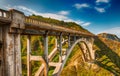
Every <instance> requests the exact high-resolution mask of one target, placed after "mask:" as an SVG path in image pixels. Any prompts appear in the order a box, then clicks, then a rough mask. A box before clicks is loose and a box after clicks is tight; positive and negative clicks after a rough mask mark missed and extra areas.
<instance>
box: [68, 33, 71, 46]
mask: <svg viewBox="0 0 120 76" xmlns="http://www.w3.org/2000/svg"><path fill="white" fill-rule="evenodd" d="M70 46H71V44H70V34H69V35H68V48H70Z"/></svg>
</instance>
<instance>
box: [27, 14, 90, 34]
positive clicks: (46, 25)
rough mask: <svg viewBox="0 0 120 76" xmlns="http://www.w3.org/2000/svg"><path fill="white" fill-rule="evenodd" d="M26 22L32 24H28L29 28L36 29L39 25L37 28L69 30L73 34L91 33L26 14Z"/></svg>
mask: <svg viewBox="0 0 120 76" xmlns="http://www.w3.org/2000/svg"><path fill="white" fill-rule="evenodd" d="M25 23H26V24H28V25H31V26H26V27H27V28H31V29H33V28H34V29H35V27H37V28H36V29H45V30H52V31H59V32H69V33H71V34H84V35H89V34H87V33H85V32H81V31H77V30H73V29H70V28H67V27H64V26H60V25H54V24H49V23H45V22H42V21H40V20H38V19H35V18H30V17H27V16H25Z"/></svg>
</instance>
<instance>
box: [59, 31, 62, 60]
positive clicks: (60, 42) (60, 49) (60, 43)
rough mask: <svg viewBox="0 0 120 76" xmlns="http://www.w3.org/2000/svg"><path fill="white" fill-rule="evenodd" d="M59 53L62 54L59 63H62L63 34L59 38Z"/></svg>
mask: <svg viewBox="0 0 120 76" xmlns="http://www.w3.org/2000/svg"><path fill="white" fill-rule="evenodd" d="M59 39H60V41H59V52H60V56H59V62H62V32H61V33H60V36H59Z"/></svg>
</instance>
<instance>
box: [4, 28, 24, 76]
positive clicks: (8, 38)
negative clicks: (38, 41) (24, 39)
mask: <svg viewBox="0 0 120 76" xmlns="http://www.w3.org/2000/svg"><path fill="white" fill-rule="evenodd" d="M3 31H4V34H3V38H4V39H3V50H4V62H5V64H4V69H5V71H4V75H5V76H21V75H22V70H21V44H20V34H10V33H9V26H6V27H4V30H3Z"/></svg>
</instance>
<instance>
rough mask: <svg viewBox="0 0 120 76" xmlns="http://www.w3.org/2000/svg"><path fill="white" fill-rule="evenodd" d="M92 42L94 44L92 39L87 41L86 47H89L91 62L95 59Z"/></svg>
mask: <svg viewBox="0 0 120 76" xmlns="http://www.w3.org/2000/svg"><path fill="white" fill-rule="evenodd" d="M93 42H94V39H93V38H89V39H88V46H89V50H90V54H91V58H92V60H94V59H95V53H94V50H93Z"/></svg>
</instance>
